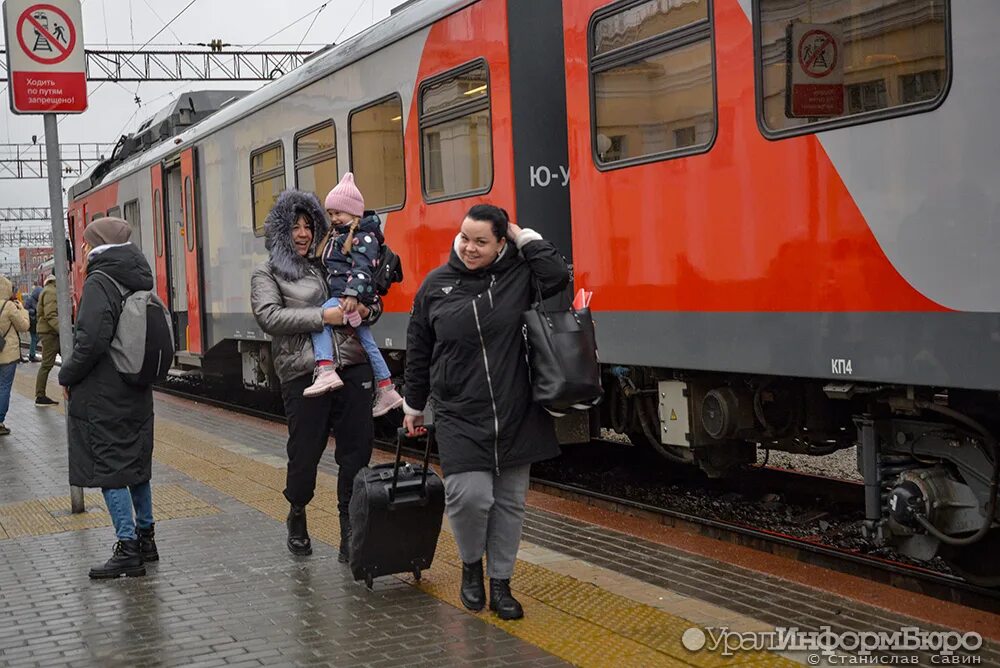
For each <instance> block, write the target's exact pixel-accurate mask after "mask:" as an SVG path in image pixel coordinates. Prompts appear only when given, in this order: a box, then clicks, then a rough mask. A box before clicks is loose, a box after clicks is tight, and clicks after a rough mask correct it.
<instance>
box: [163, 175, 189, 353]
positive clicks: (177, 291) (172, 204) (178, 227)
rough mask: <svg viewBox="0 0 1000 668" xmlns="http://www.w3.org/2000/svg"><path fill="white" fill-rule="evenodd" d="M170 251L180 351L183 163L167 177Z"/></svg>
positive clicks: (183, 331) (184, 311)
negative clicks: (181, 166)
mask: <svg viewBox="0 0 1000 668" xmlns="http://www.w3.org/2000/svg"><path fill="white" fill-rule="evenodd" d="M164 191H165V195H166V197H165V206H164V209H165V212H166V216H165V221H166V225H165V227H166V230H165V231H166V235H165V237H166V238H165V241H166V250H167V279H168V288H169V292H170V312H171V314H173V318H174V344H175V346H176V349H177V351H178V352H182V351H186V350H187V325H188V302H187V264H186V263H185V259H184V235H183V230H184V212H183V207H182V206H181V198H182V190H181V168H180V163H174V164H172V165H169V166H167V168H166V173H165V178H164Z"/></svg>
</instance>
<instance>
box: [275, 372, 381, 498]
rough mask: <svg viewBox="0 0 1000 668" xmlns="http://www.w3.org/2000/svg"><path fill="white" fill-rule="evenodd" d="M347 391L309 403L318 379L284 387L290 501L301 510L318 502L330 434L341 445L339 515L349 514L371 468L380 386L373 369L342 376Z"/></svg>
mask: <svg viewBox="0 0 1000 668" xmlns="http://www.w3.org/2000/svg"><path fill="white" fill-rule="evenodd" d="M339 373H340V377H341V379H343V381H344V386H343V387H342V388H340V389H339V390H335V391H333V392H327V393H326V394H323V395H320V396H318V397H312V398H305V397H303V396H302V390H304V389H306V388H307V387H309V385H311V384H312V376H311V375H309V376H301V377H299V378H296V379H295V380H292V381H289V382H287V383H284V384H282V386H281V396H282V398H283V399H284V402H285V415H286V416H287V417H288V446H287V450H288V476H287V478H286V481H285V498H286V499H288V501H289V503H291V504H292V505H295V506H305V505H306V504H308V503H309V502H310V501H312V498H313V493H314V492H315V490H316V467H317V466H318V465H319V460H320V457H322V455H323V451H324V450H325V449H326V444H327V441H328V440H329V438H330V432H331V430H332V431H333V437H334V439H335V448H336V449H335V450H334V460H335V461H336V462H337V466H338V467H340V472H339V473H338V474H337V509H338V510H339V511H340V514H341V515H345V514H347V512H348V508H349V505H350V503H351V492H352V490H353V486H354V476H356V475H357V473H358V471H360V470H361V469H362V467H364V466H367V465H368V462H369V460H370V459H371V456H372V441H373V439H374V438H375V425H374V422H373V418H372V398H373V394H374V387H373V386H374V383H373V381H372V369H371V367H370V366H368V365H367V364H358V365H355V366H350V367H347V368H344V369H340V371H339Z"/></svg>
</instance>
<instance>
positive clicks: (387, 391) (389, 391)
mask: <svg viewBox="0 0 1000 668" xmlns="http://www.w3.org/2000/svg"><path fill="white" fill-rule="evenodd" d="M402 405H403V397H401V396H399V392H397V391H396V387H395V386H394V385H386V386H385V387H380V388H378V390H377V392H376V394H375V406H374V407H373V408H372V417H378V416H380V415H385V414H386V413H388V412H389V411H391V410H392V409H393V408H399V407H400V406H402Z"/></svg>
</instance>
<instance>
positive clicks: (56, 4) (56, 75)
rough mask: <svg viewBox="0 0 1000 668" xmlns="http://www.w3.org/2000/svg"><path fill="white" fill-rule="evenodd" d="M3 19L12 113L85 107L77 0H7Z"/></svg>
mask: <svg viewBox="0 0 1000 668" xmlns="http://www.w3.org/2000/svg"><path fill="white" fill-rule="evenodd" d="M3 18H4V34H5V36H6V42H7V71H8V76H9V80H10V100H11V109H12V110H13V111H14V113H16V114H42V113H59V114H67V113H69V114H73V113H81V112H83V111H86V109H87V74H86V59H87V56H86V53H85V51H84V48H83V33H82V21H83V19H82V13H81V10H80V0H45V1H43V2H39V1H38V0H6V2H4V3H3Z"/></svg>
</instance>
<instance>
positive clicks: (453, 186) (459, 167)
mask: <svg viewBox="0 0 1000 668" xmlns="http://www.w3.org/2000/svg"><path fill="white" fill-rule="evenodd" d="M420 137H421V139H420V153H421V164H422V165H423V170H422V176H423V189H424V198H425V199H426V200H427V201H440V200H443V199H451V198H454V197H460V196H464V195H469V194H473V193H484V192H487V191H489V189H490V187H491V186H492V184H493V145H492V138H491V132H490V96H489V76H488V73H487V68H486V63H485V62H483V61H482V60H480V61H476V62H475V63H471V64H469V65H464V66H462V67H461V68H459V69H457V70H452V71H450V72H447V73H445V74H442V75H440V76H436V77H434V78H433V79H429V80H428V81H426V82H424V83H423V84H421V87H420Z"/></svg>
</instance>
